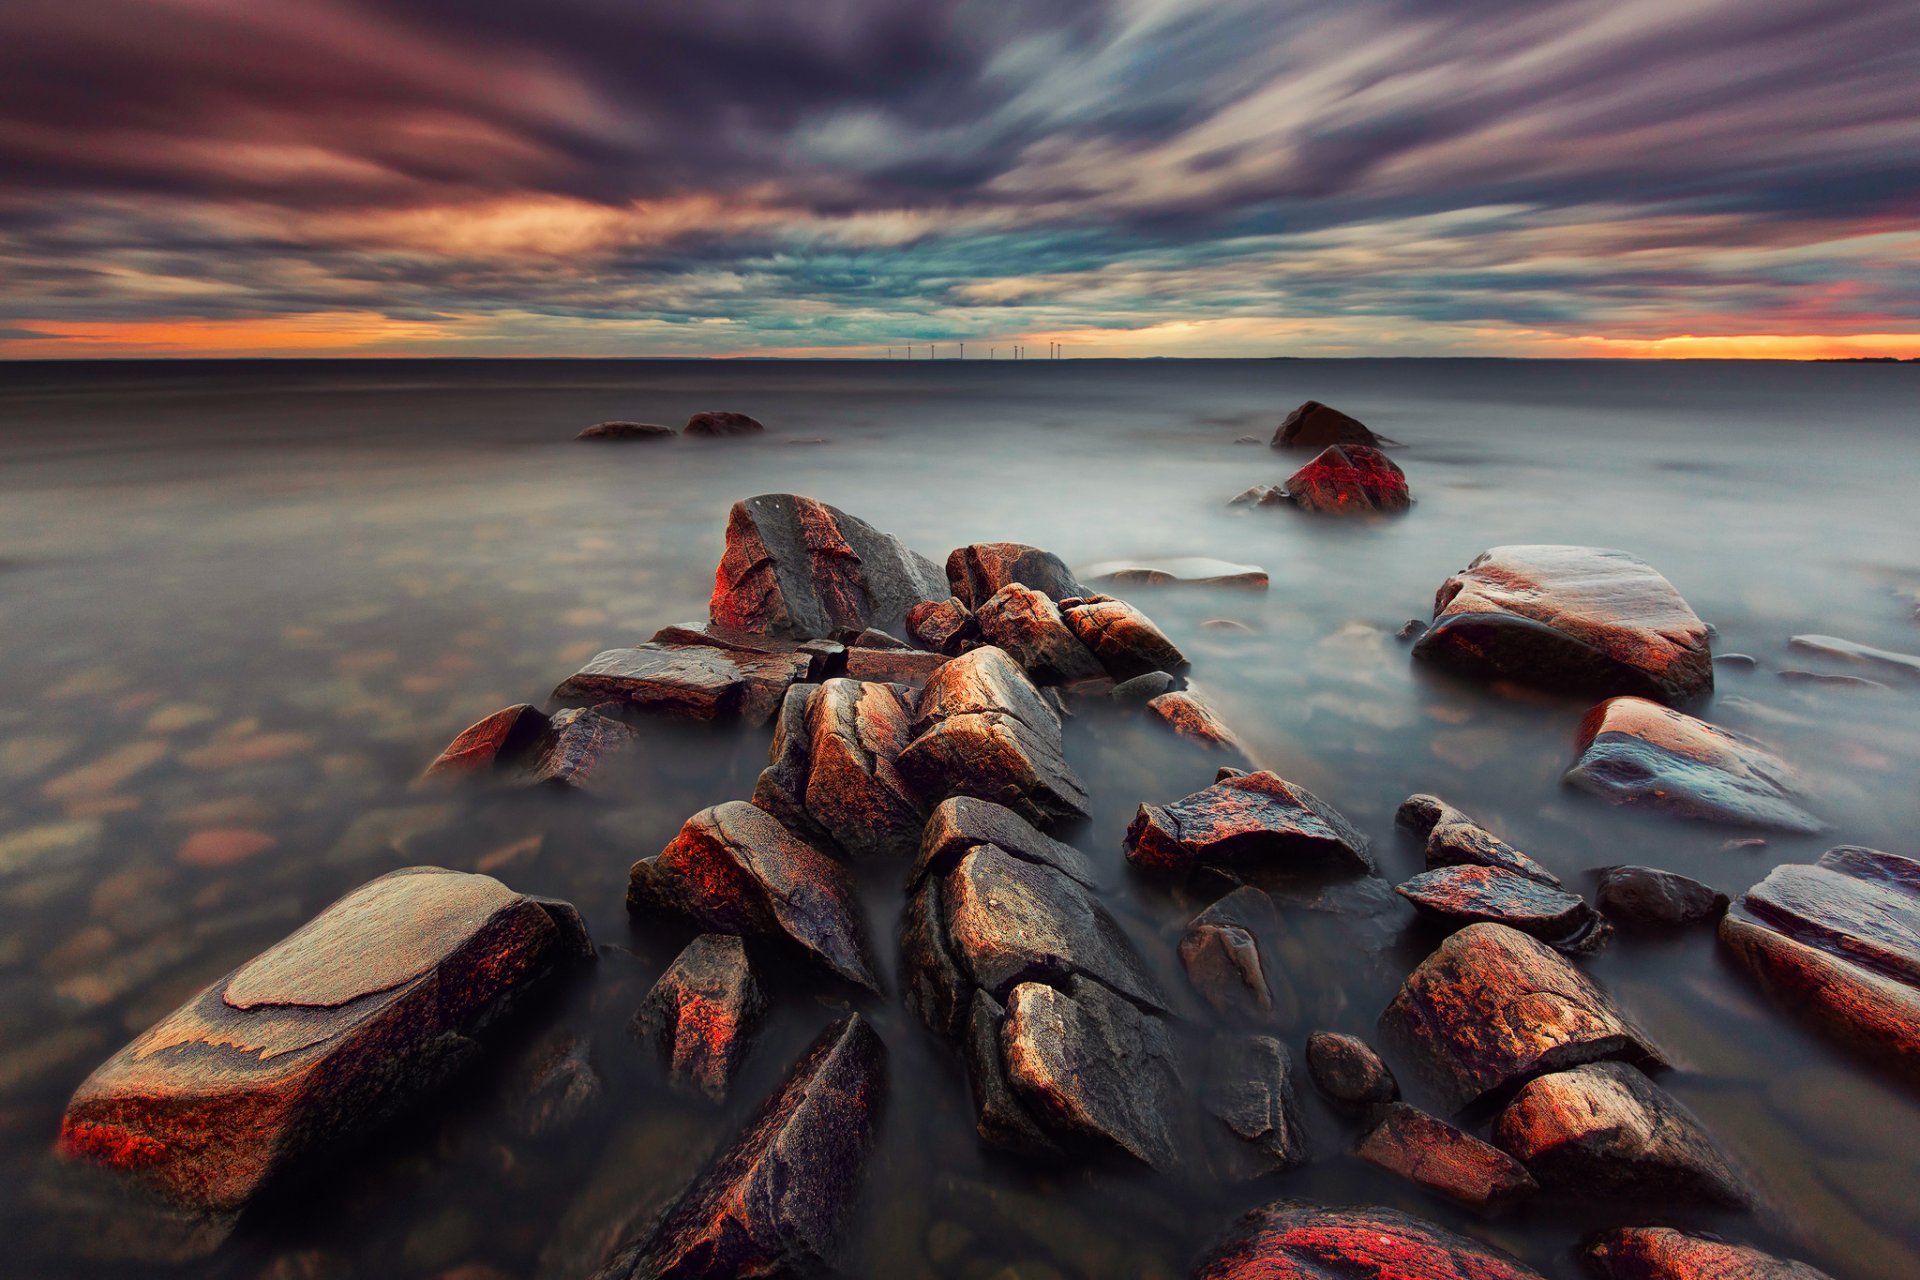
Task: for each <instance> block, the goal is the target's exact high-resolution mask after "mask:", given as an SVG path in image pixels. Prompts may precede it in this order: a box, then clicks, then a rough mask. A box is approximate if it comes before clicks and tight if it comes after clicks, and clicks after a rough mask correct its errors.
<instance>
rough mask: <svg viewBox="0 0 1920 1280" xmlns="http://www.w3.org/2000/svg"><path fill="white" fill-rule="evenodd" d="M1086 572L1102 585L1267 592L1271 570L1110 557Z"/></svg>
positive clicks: (1198, 560)
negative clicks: (1111, 558) (1268, 576)
mask: <svg viewBox="0 0 1920 1280" xmlns="http://www.w3.org/2000/svg"><path fill="white" fill-rule="evenodd" d="M1255 443H1258V442H1257V441H1256V442H1255ZM1082 572H1083V573H1085V574H1086V576H1087V581H1088V582H1090V583H1092V584H1093V585H1095V586H1100V587H1120V588H1129V587H1231V588H1233V589H1235V590H1239V591H1265V590H1266V589H1267V587H1268V579H1267V571H1266V570H1265V569H1262V568H1261V567H1260V566H1259V565H1257V564H1234V563H1233V562H1232V561H1229V560H1211V559H1208V558H1206V557H1204V556H1177V557H1175V558H1173V559H1171V560H1149V561H1140V560H1107V561H1103V562H1102V563H1100V564H1096V565H1090V566H1088V567H1087V568H1086V569H1084V570H1082Z"/></svg>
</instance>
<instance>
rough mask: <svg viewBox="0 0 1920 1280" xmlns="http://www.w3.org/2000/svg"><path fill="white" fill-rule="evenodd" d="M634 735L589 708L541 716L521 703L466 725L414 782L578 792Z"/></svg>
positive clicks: (569, 709) (568, 709)
mask: <svg viewBox="0 0 1920 1280" xmlns="http://www.w3.org/2000/svg"><path fill="white" fill-rule="evenodd" d="M612 709H614V708H609V710H612ZM636 736H637V735H636V734H635V733H634V731H633V730H632V729H630V728H628V727H627V726H626V725H625V724H622V723H621V722H620V721H618V720H615V719H613V718H612V717H610V716H607V715H603V714H602V713H601V712H600V710H599V709H598V708H595V707H569V708H567V709H566V710H564V711H557V712H555V713H554V714H553V715H552V716H547V715H543V714H542V713H541V712H539V711H538V710H536V709H535V708H534V707H533V706H531V705H530V704H528V703H524V702H523V703H521V704H519V705H518V706H513V707H507V708H505V709H504V710H500V711H496V712H494V713H493V714H492V715H490V716H488V717H486V718H485V719H483V720H481V721H479V722H477V723H475V724H473V725H471V726H469V727H468V728H467V729H466V730H464V731H463V732H462V733H461V734H460V736H459V737H457V738H455V739H454V740H453V741H452V742H451V743H450V744H448V746H447V749H446V750H445V751H442V752H441V753H440V755H439V757H438V758H437V759H435V760H434V762H433V763H432V764H431V765H428V766H427V770H426V772H425V773H424V774H422V775H421V777H420V782H421V783H422V784H426V783H435V782H447V781H453V780H460V779H464V780H478V779H511V780H513V781H515V782H518V783H520V784H521V785H525V786H542V785H546V786H554V787H571V788H584V787H586V786H588V785H589V783H591V781H592V779H593V776H594V774H595V773H596V772H597V771H598V769H599V767H600V764H601V762H602V761H603V760H604V759H605V758H606V757H607V756H608V755H610V754H612V753H614V752H616V751H618V750H619V749H620V748H622V747H625V746H627V745H628V744H630V743H631V742H632V741H633V740H634V738H635V737H636Z"/></svg>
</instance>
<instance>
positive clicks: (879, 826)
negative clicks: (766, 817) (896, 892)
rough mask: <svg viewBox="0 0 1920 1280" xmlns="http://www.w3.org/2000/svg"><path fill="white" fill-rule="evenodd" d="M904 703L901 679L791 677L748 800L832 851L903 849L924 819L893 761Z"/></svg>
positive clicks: (908, 698) (904, 731) (901, 744)
mask: <svg viewBox="0 0 1920 1280" xmlns="http://www.w3.org/2000/svg"><path fill="white" fill-rule="evenodd" d="M911 703H912V694H911V693H910V692H909V691H908V690H906V689H904V688H902V687H900V686H898V685H891V684H863V683H861V682H859V681H857V680H850V679H834V680H828V681H827V682H826V683H825V684H817V685H807V684H797V685H794V686H793V687H792V688H791V689H789V690H788V691H787V700H786V703H785V704H784V705H783V707H782V709H781V714H780V716H779V719H778V720H777V721H776V722H775V726H774V734H773V747H772V750H771V752H770V753H769V757H768V759H769V763H768V765H767V767H766V769H764V770H763V771H762V772H761V774H760V780H759V782H758V784H756V785H755V787H754V789H753V803H754V804H755V805H757V806H759V807H760V808H761V809H763V810H765V811H766V812H768V813H770V814H772V815H773V816H774V817H775V818H778V819H779V820H780V821H781V822H782V823H783V824H785V826H786V827H787V828H788V829H789V830H792V831H796V832H801V833H803V834H805V835H807V836H809V837H813V838H815V843H817V844H819V845H820V847H821V848H823V849H826V850H827V851H829V852H840V853H843V854H846V855H848V856H851V857H856V858H880V857H904V856H905V855H906V854H908V853H909V852H911V851H912V850H913V849H914V848H915V846H916V844H917V842H918V840H919V837H920V827H921V812H920V802H919V800H918V799H917V798H916V797H915V796H914V794H913V792H912V790H911V789H910V788H909V787H908V785H907V783H906V780H905V779H903V778H902V777H901V776H900V774H899V771H898V770H897V769H896V768H895V762H896V761H897V760H898V759H899V757H900V753H901V752H902V751H903V750H905V749H906V746H907V742H908V738H909V724H910V722H911V718H912V708H911Z"/></svg>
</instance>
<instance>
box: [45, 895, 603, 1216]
mask: <svg viewBox="0 0 1920 1280" xmlns="http://www.w3.org/2000/svg"><path fill="white" fill-rule="evenodd" d="M591 951H592V944H591V942H590V941H589V940H588V938H587V935H586V930H585V928H584V926H583V925H582V924H581V921H580V916H579V913H578V912H576V911H574V909H573V908H572V907H570V906H568V905H567V904H565V903H557V902H547V901H544V900H541V899H537V898H530V897H527V896H525V895H522V894H517V893H515V892H513V891H512V890H511V889H508V888H507V887H506V886H505V885H503V884H501V883H500V882H499V881H498V880H494V879H492V878H490V877H487V876H479V875H468V874H464V873H461V872H455V871H443V870H440V869H438V868H433V867H414V868H409V869H407V870H405V871H396V872H394V873H392V874H390V875H386V876H382V877H380V878H379V879H377V880H374V881H371V882H369V883H367V884H364V885H362V886H360V888H358V889H355V890H354V891H353V892H352V893H349V894H348V895H346V896H345V897H344V898H341V899H340V900H339V901H338V902H335V903H334V904H333V905H332V906H330V907H328V908H327V909H326V910H325V911H323V912H321V913H320V915H318V916H316V917H315V918H314V919H313V920H311V921H309V922H308V923H307V924H306V925H305V926H303V927H302V928H300V929H299V930H297V931H296V932H294V933H293V934H291V935H289V936H288V937H286V938H285V939H283V940H281V941H280V942H278V943H276V944H275V945H274V946H272V947H269V948H268V949H267V950H266V951H264V952H262V953H261V954H259V955H258V956H255V957H254V958H253V959H252V960H250V961H248V962H247V963H246V964H244V965H242V966H240V968H238V969H236V970H234V971H233V972H232V973H230V974H228V975H227V976H226V977H224V978H222V979H220V980H219V981H217V982H215V983H214V984H213V985H212V986H209V987H207V988H206V989H205V990H203V991H201V992H200V993H199V994H198V995H196V996H194V997H193V998H192V999H190V1000H188V1001H187V1002H186V1003H185V1004H184V1005H182V1006H180V1008H178V1009H176V1010H174V1012H172V1013H171V1014H169V1015H168V1016H167V1017H165V1018H163V1019H162V1020H161V1021H160V1022H159V1023H157V1024H156V1025H155V1026H154V1027H152V1028H151V1029H150V1030H148V1031H147V1032H145V1033H144V1034H142V1035H141V1036H140V1037H139V1038H138V1039H136V1040H134V1041H133V1042H132V1043H131V1044H129V1045H128V1046H127V1047H126V1048H124V1049H122V1050H121V1051H120V1052H119V1053H118V1054H116V1055H115V1056H114V1057H113V1058H111V1059H110V1060H108V1061H107V1062H106V1063H105V1064H104V1065H103V1066H101V1067H100V1068H99V1069H98V1070H96V1071H95V1072H94V1073H93V1074H92V1075H91V1076H89V1077H88V1078H87V1080H86V1082H85V1083H84V1084H82V1085H81V1086H80V1088H79V1089H78V1090H77V1091H76V1092H75V1093H74V1095H73V1098H72V1100H71V1101H70V1102H69V1103H68V1104H67V1111H66V1116H65V1118H64V1119H63V1120H62V1122H61V1128H60V1141H59V1147H60V1151H61V1153H62V1155H63V1156H65V1157H66V1158H68V1159H71V1160H75V1161H80V1162H84V1163H86V1164H90V1165H95V1166H102V1167H104V1168H106V1169H108V1170H111V1171H113V1172H115V1173H117V1174H119V1175H121V1176H123V1177H124V1178H125V1179H126V1180H128V1181H129V1182H131V1183H133V1184H136V1185H138V1186H140V1187H143V1188H145V1189H147V1190H149V1191H151V1192H154V1193H157V1194H158V1195H159V1196H160V1197H162V1198H164V1199H165V1200H167V1201H170V1202H172V1203H174V1204H177V1205H182V1206H186V1207H189V1208H192V1209H196V1210H204V1211H209V1212H214V1213H229V1212H232V1211H234V1210H238V1209H240V1208H242V1207H244V1206H245V1205H246V1204H247V1203H248V1202H249V1201H251V1200H252V1199H253V1197H254V1196H255V1194H256V1193H257V1192H258V1191H260V1190H261V1188H262V1187H263V1186H265V1185H267V1184H269V1183H270V1182H274V1181H277V1180H279V1179H280V1178H282V1177H283V1176H284V1175H286V1174H287V1173H288V1172H289V1171H290V1170H293V1169H295V1168H297V1167H299V1166H301V1165H303V1164H305V1163H306V1162H307V1161H308V1160H309V1159H310V1158H312V1157H316V1156H318V1155H320V1154H321V1153H322V1152H323V1151H324V1150H325V1149H326V1148H328V1147H332V1146H335V1145H336V1144H338V1143H339V1142H341V1141H342V1140H344V1139H346V1138H348V1137H350V1136H352V1135H354V1134H356V1133H359V1132H363V1131H365V1130H367V1129H369V1128H371V1127H372V1126H374V1125H375V1124H377V1123H379V1122H380V1121H382V1120H384V1119H385V1118H386V1117H388V1116H390V1115H392V1114H393V1113H394V1112H395V1111H397V1110H398V1109H400V1108H401V1107H403V1106H405V1105H406V1104H407V1103H409V1102H411V1101H413V1100H414V1099H417V1098H419V1097H422V1096H424V1095H425V1094H426V1093H427V1092H429V1091H430V1090H431V1089H432V1088H433V1087H434V1086H435V1085H437V1084H438V1083H439V1082H440V1081H441V1080H442V1079H444V1078H445V1077H446V1076H447V1075H448V1074H449V1073H450V1072H451V1071H453V1070H454V1069H456V1068H457V1067H459V1066H460V1065H462V1064H463V1063H465V1062H466V1061H467V1060H468V1059H470V1058H471V1057H473V1056H474V1055H475V1054H476V1052H477V1049H478V1046H477V1042H476V1041H475V1039H474V1038H473V1037H474V1033H475V1031H476V1029H477V1028H479V1027H481V1026H483V1025H485V1024H486V1023H487V1022H489V1021H490V1020H492V1019H493V1018H495V1017H496V1016H498V1015H499V1014H500V1013H501V1012H502V1010H504V1009H505V1008H507V1007H509V1006H510V1005H512V1004H513V1003H515V1001H516V1000H517V999H518V998H519V997H520V996H522V995H523V994H524V993H525V992H526V991H527V990H528V989H529V988H530V987H532V986H533V984H534V983H535V982H536V981H537V980H539V979H540V978H542V977H544V976H545V975H547V974H548V973H550V972H552V971H554V970H556V969H558V968H560V967H562V966H563V965H566V964H568V963H570V962H572V961H573V960H575V959H577V958H579V957H581V956H582V955H587V954H591Z"/></svg>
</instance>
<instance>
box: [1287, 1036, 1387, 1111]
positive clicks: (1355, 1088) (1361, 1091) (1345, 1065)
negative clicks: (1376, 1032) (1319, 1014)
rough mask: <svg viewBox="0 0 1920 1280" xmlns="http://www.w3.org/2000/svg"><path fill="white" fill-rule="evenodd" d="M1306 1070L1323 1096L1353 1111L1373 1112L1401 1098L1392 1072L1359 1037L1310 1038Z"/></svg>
mask: <svg viewBox="0 0 1920 1280" xmlns="http://www.w3.org/2000/svg"><path fill="white" fill-rule="evenodd" d="M1307 1070H1308V1072H1309V1073H1311V1074H1312V1076H1313V1082H1314V1084H1316V1085H1318V1086H1319V1087H1320V1092H1322V1093H1324V1094H1326V1095H1327V1097H1329V1098H1331V1099H1333V1100H1334V1101H1335V1102H1337V1103H1340V1104H1341V1105H1343V1106H1345V1107H1347V1108H1348V1109H1350V1110H1359V1111H1367V1110H1371V1109H1372V1108H1374V1107H1377V1106H1380V1105H1381V1104H1383V1103H1388V1102H1392V1101H1393V1100H1394V1099H1396V1098H1398V1097H1399V1096H1400V1084H1399V1082H1398V1081H1396V1080H1395V1079H1394V1078H1393V1072H1392V1071H1391V1070H1389V1069H1388V1067H1387V1064H1386V1063H1385V1062H1384V1061H1383V1060H1382V1059H1381V1057H1380V1055H1379V1054H1378V1053H1376V1052H1374V1049H1373V1046H1372V1045H1370V1044H1368V1043H1367V1042H1366V1041H1365V1040H1362V1039H1361V1038H1360V1037H1358V1036H1349V1035H1341V1034H1340V1033H1338V1032H1334V1031H1316V1032H1314V1033H1313V1034H1312V1035H1310V1036H1308V1037H1307Z"/></svg>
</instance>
